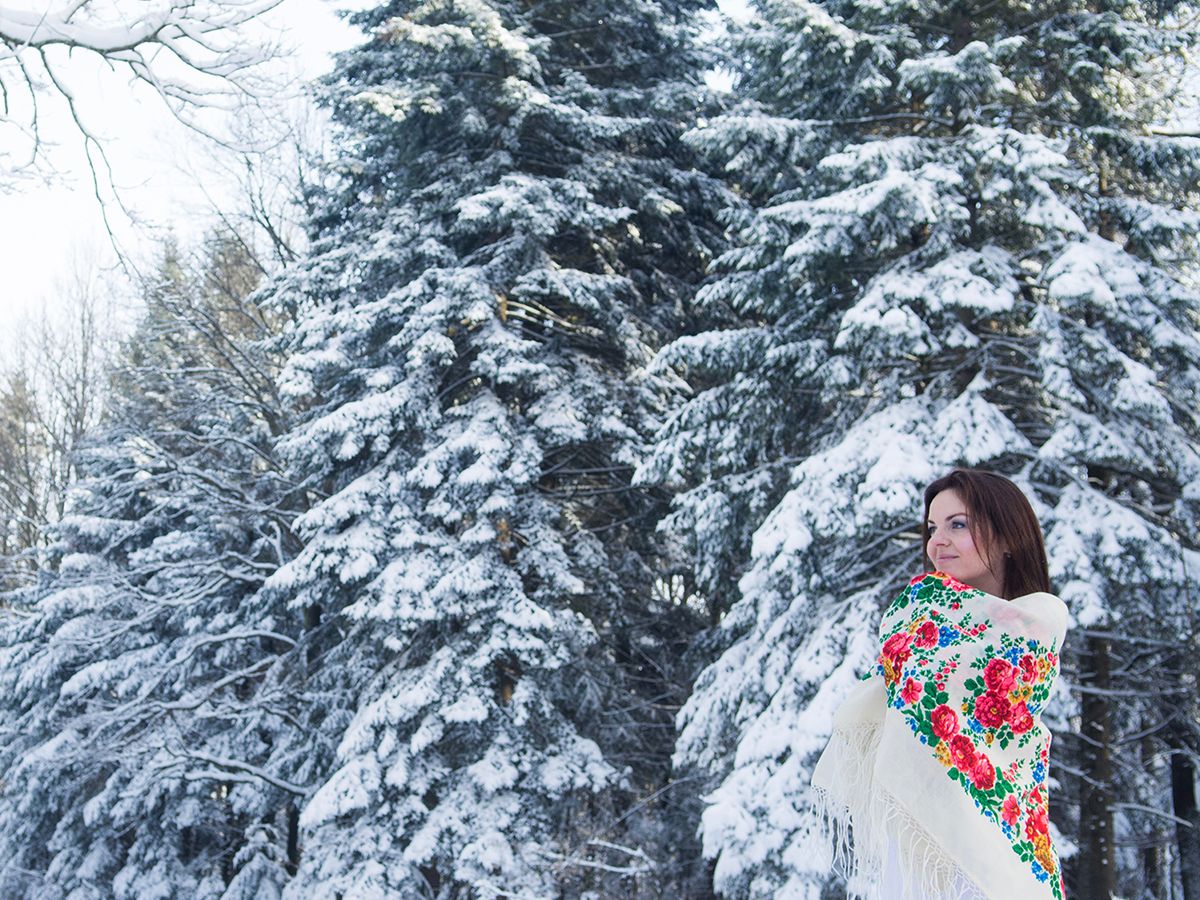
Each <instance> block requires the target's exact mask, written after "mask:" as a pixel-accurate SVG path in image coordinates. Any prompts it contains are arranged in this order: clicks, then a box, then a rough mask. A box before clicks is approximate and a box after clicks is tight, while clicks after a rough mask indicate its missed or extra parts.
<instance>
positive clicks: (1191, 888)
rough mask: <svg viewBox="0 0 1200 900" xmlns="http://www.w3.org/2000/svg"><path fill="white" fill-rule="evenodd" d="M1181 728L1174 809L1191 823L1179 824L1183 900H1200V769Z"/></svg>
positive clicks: (1176, 740) (1176, 741) (1174, 764)
mask: <svg viewBox="0 0 1200 900" xmlns="http://www.w3.org/2000/svg"><path fill="white" fill-rule="evenodd" d="M1180 730H1181V729H1179V727H1178V726H1176V728H1174V729H1172V733H1171V743H1172V745H1174V752H1173V753H1172V754H1171V805H1172V807H1173V811H1174V813H1175V816H1176V817H1177V818H1179V819H1182V820H1183V821H1185V822H1187V823H1188V824H1187V825H1182V824H1180V823H1176V825H1175V843H1176V845H1177V846H1178V847H1179V874H1180V880H1181V881H1182V882H1183V900H1200V810H1197V809H1196V766H1195V763H1193V761H1192V756H1191V753H1190V752H1189V750H1188V748H1187V746H1186V742H1185V741H1184V740H1182V737H1183V736H1182V735H1181V734H1180V733H1179V732H1180Z"/></svg>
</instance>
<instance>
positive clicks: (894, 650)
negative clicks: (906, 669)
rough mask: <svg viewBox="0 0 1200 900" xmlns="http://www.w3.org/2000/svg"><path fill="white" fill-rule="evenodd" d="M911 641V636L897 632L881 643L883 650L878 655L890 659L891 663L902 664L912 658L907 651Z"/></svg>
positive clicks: (910, 653)
mask: <svg viewBox="0 0 1200 900" xmlns="http://www.w3.org/2000/svg"><path fill="white" fill-rule="evenodd" d="M911 641H912V635H910V634H908V633H906V632H903V631H898V632H896V633H895V634H893V635H892V636H891V637H890V638H888V639H887V640H886V641H884V642H883V650H882V652H881V653H880V655H881V656H883V657H886V658H887V659H890V660H891V661H892V662H893V663H902V662H904V661H905V660H906V659H908V658H909V657H910V656H912V652H911V651H910V650H909V649H908V645H909V643H910V642H911Z"/></svg>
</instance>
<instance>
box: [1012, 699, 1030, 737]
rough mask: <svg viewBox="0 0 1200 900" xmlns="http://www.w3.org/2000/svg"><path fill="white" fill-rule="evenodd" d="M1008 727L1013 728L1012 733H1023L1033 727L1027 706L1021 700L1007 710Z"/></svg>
mask: <svg viewBox="0 0 1200 900" xmlns="http://www.w3.org/2000/svg"><path fill="white" fill-rule="evenodd" d="M1008 727H1009V728H1011V729H1012V730H1013V734H1024V733H1025V732H1027V731H1028V730H1029V729H1030V728H1032V727H1033V716H1032V715H1030V712H1029V707H1028V706H1026V705H1025V704H1024V703H1023V702H1022V703H1018V704H1017V705H1016V706H1014V707H1013V708H1012V709H1011V710H1010V711H1009V713H1008Z"/></svg>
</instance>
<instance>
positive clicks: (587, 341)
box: [269, 0, 723, 897]
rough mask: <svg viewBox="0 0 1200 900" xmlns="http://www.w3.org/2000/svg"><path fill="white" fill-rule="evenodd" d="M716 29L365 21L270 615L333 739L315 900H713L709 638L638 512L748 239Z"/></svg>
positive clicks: (395, 8) (341, 72) (574, 12)
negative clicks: (643, 483) (692, 689)
mask: <svg viewBox="0 0 1200 900" xmlns="http://www.w3.org/2000/svg"><path fill="white" fill-rule="evenodd" d="M702 7H703V4H702V3H699V2H653V3H629V2H625V0H606V2H602V3H588V4H577V3H566V2H563V3H559V2H551V3H540V4H527V3H521V2H507V0H506V2H482V0H433V2H422V3H417V2H394V3H387V4H383V5H380V6H378V7H376V8H373V9H371V10H369V11H366V12H364V13H362V14H360V15H358V16H356V17H355V21H357V22H358V23H359V24H360V25H361V26H362V27H363V28H364V29H365V30H367V31H368V33H369V35H370V36H369V39H368V41H367V42H366V43H365V44H364V45H363V46H362V47H360V48H357V49H355V50H353V51H350V52H348V53H346V54H344V55H343V56H341V58H340V59H339V62H338V67H337V69H336V71H335V73H334V76H333V78H332V80H331V82H330V95H329V96H330V102H331V104H332V108H333V111H334V115H335V118H336V119H337V121H338V123H339V124H340V125H341V126H342V128H343V129H344V133H343V137H342V138H341V140H340V141H339V147H340V154H339V158H338V160H337V167H338V171H339V174H340V175H341V179H340V182H339V183H338V184H336V185H335V186H334V187H333V189H331V190H330V191H328V192H325V193H323V194H322V195H321V196H320V197H319V199H318V202H317V215H316V217H315V218H314V220H313V250H312V252H311V253H310V255H309V257H308V258H307V259H305V260H304V261H302V262H301V263H300V264H298V265H297V266H296V267H295V268H294V269H293V270H292V271H291V272H290V273H289V274H287V275H286V276H285V277H283V278H282V279H280V280H279V282H278V283H277V285H276V286H275V288H274V292H275V296H276V297H277V302H279V303H280V304H282V305H283V306H284V307H285V308H287V309H288V310H289V311H290V312H291V314H292V315H294V317H295V319H296V322H297V325H296V327H295V328H293V329H290V330H289V333H288V335H287V341H288V346H289V350H290V353H291V356H290V359H289V361H288V364H287V367H286V369H285V371H284V375H283V380H282V384H283V386H284V388H285V389H286V391H287V393H288V395H289V396H290V397H291V398H292V399H293V402H294V404H295V409H296V416H297V420H298V421H297V425H296V427H295V428H294V429H293V430H292V431H291V432H290V433H289V434H288V435H287V437H286V438H285V439H284V441H283V443H282V445H281V446H282V448H283V450H284V452H285V453H286V454H287V457H288V459H289V461H290V464H291V467H292V471H293V472H295V473H296V475H295V477H296V478H300V477H301V476H303V477H306V478H308V479H309V481H308V484H309V485H310V486H311V487H310V489H311V492H312V498H313V504H314V505H313V507H312V509H311V510H310V511H308V512H307V513H305V515H304V516H302V517H301V519H300V520H299V521H298V523H297V528H298V530H299V533H300V535H301V537H302V538H303V540H304V547H303V549H302V551H301V552H300V554H299V555H298V556H297V558H296V559H295V560H294V561H293V562H291V563H290V564H288V565H287V566H285V567H284V568H283V569H282V570H281V571H280V572H279V573H277V574H276V575H275V576H273V577H272V579H271V580H270V582H269V586H270V587H271V588H272V589H274V590H277V591H279V592H281V594H284V595H286V596H287V597H288V598H289V603H290V604H291V605H292V606H293V607H295V608H298V609H303V610H305V619H306V622H307V623H308V628H309V629H310V630H311V633H312V634H313V635H314V638H313V641H314V642H315V643H314V644H313V646H314V648H316V650H317V652H316V656H315V658H314V661H313V670H312V672H311V673H310V677H309V685H310V689H311V690H313V691H315V692H318V693H319V694H320V695H321V696H322V697H323V698H324V701H323V702H324V705H325V708H326V709H327V710H328V714H327V717H326V718H325V720H324V721H323V722H321V723H319V725H318V726H317V731H316V733H317V738H316V743H317V747H318V749H317V751H316V756H317V758H318V759H319V761H320V762H319V765H320V766H321V767H323V772H324V774H323V776H322V784H321V786H320V787H319V789H318V790H317V791H316V793H315V794H314V796H313V797H312V799H311V800H310V801H309V802H308V804H307V806H306V807H305V809H304V812H303V814H302V817H301V824H302V826H303V836H302V837H303V840H302V852H301V864H300V870H299V873H298V875H297V878H296V880H295V881H293V882H292V883H291V885H290V886H289V894H290V895H293V896H297V897H334V896H337V895H339V893H343V892H348V891H351V890H354V891H363V890H369V891H373V892H377V893H379V894H381V895H386V894H396V895H407V896H438V897H450V896H459V895H465V894H467V893H470V894H472V895H477V896H500V895H515V894H537V895H539V896H540V895H542V894H547V893H558V892H566V893H568V894H572V895H574V894H578V893H582V892H584V891H585V890H589V889H593V890H598V891H600V892H601V893H603V894H606V895H607V894H611V893H614V892H618V891H620V892H629V891H634V892H635V893H641V894H646V895H655V894H656V893H657V892H662V893H663V895H665V896H678V895H679V894H680V893H685V894H688V895H693V896H694V895H695V893H696V891H703V887H702V886H701V887H696V885H697V884H702V882H701V881H696V880H695V879H696V878H697V877H698V876H699V875H700V874H702V873H697V872H695V871H694V869H693V868H692V867H694V854H691V855H689V854H688V852H687V847H688V845H689V843H690V842H691V840H692V838H691V833H690V832H691V829H690V828H689V827H686V826H685V827H682V828H680V827H679V826H678V824H677V823H676V822H674V821H672V820H671V817H670V816H669V815H664V814H663V811H662V804H663V803H664V802H666V801H669V800H671V799H673V798H672V796H671V790H670V789H669V788H668V785H667V783H666V782H667V778H668V776H669V766H668V759H669V754H670V750H671V746H672V743H673V729H672V725H671V716H672V712H673V709H674V707H675V706H677V704H678V703H679V702H680V701H681V699H682V693H683V691H684V690H685V689H686V688H685V686H684V684H683V682H682V681H681V677H682V673H680V672H679V670H678V665H677V663H676V661H675V660H676V657H677V655H678V651H679V645H680V643H681V639H682V637H683V636H684V635H686V633H687V631H688V630H689V629H690V628H691V627H692V626H691V624H690V614H689V611H688V610H687V609H686V607H683V606H681V605H675V604H673V603H672V602H670V601H669V600H668V598H666V597H665V595H664V594H663V592H662V591H660V590H658V587H659V585H658V584H657V572H658V565H657V564H658V560H659V557H660V550H659V549H658V547H657V546H656V545H655V542H654V540H653V537H652V533H653V532H652V527H653V523H654V521H655V519H656V517H657V515H658V514H659V511H660V509H661V503H660V500H659V498H658V497H656V496H655V494H654V493H653V492H650V491H647V490H645V489H639V488H633V487H631V485H630V483H629V479H630V475H631V472H632V466H633V463H634V462H635V461H636V459H637V457H638V454H639V453H640V448H641V442H642V441H643V439H644V435H646V434H648V433H649V431H650V430H651V428H652V426H653V423H654V421H655V417H656V416H657V415H659V413H660V408H659V405H658V392H657V390H656V389H655V388H656V387H657V386H656V385H655V383H654V382H652V381H646V380H645V379H642V378H641V377H640V376H639V375H638V370H639V368H640V367H641V366H642V365H643V364H644V362H645V361H646V360H647V359H648V358H649V356H650V354H651V353H652V352H653V348H654V347H655V346H656V345H657V344H659V343H661V342H662V341H663V340H664V339H666V338H667V337H669V336H671V335H672V334H673V332H674V329H675V328H676V327H677V323H678V322H679V320H680V314H681V311H682V309H683V308H684V306H685V304H687V303H688V302H689V300H690V297H691V294H692V291H693V288H694V284H695V282H696V281H697V280H698V278H699V276H700V273H701V271H702V269H703V266H704V263H705V262H706V260H707V259H708V258H709V256H710V255H711V253H712V251H713V248H715V247H716V246H717V245H718V244H719V235H718V234H717V233H716V229H715V228H714V226H713V222H712V213H713V210H715V209H716V207H717V206H718V205H719V204H720V203H721V202H723V201H722V199H721V198H722V190H721V188H720V187H719V185H717V184H714V183H713V182H712V181H711V180H709V179H707V178H706V177H704V176H703V175H701V174H698V173H696V172H695V171H693V170H692V162H693V159H692V155H691V153H690V151H689V150H688V149H687V148H686V147H684V146H683V145H682V144H681V143H680V142H679V140H678V136H679V134H680V132H681V131H682V129H683V127H684V126H685V125H686V124H687V123H688V122H690V121H691V120H692V118H693V117H694V116H695V115H697V114H698V113H699V112H700V111H701V110H702V109H703V108H704V106H705V104H706V103H707V100H706V93H705V90H704V88H703V84H702V75H703V71H704V68H705V65H706V62H707V60H706V57H705V56H704V55H703V54H702V53H700V52H699V51H698V50H697V49H696V47H695V44H694V40H695V36H696V30H697V27H698V24H699V23H698V19H697V18H696V13H697V12H698V11H699V10H700V9H701V8H702ZM316 635H319V637H316ZM325 748H336V754H332V753H327V752H326V749H325ZM664 791H665V793H664ZM655 796H657V797H659V798H660V799H658V800H654V799H653V798H654V797H655ZM663 798H665V800H664V799H663Z"/></svg>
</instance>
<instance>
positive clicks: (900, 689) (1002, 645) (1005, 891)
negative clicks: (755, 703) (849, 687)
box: [812, 572, 1067, 900]
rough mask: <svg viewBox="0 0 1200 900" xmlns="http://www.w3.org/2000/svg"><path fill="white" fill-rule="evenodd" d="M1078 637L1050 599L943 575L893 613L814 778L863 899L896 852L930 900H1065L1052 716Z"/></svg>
mask: <svg viewBox="0 0 1200 900" xmlns="http://www.w3.org/2000/svg"><path fill="white" fill-rule="evenodd" d="M1066 627H1067V610H1066V607H1065V606H1064V605H1063V602H1062V601H1061V600H1059V599H1058V598H1057V597H1055V596H1053V595H1051V594H1044V593H1037V594H1028V595H1026V596H1023V597H1017V598H1016V599H1014V600H1011V601H1009V600H1003V599H1001V598H999V597H994V596H992V595H990V594H986V593H984V592H983V591H980V590H976V589H975V588H972V587H968V586H967V585H965V584H962V583H961V582H959V581H956V580H955V579H954V578H952V577H950V576H949V575H945V574H942V573H940V572H935V573H932V574H927V575H920V576H918V577H916V578H914V579H913V580H912V582H911V583H910V584H909V586H908V587H907V588H906V589H905V590H904V592H903V593H901V594H900V596H899V597H897V598H896V600H895V601H894V602H893V603H892V605H891V606H890V607H888V609H887V611H886V612H885V613H884V615H883V621H882V623H881V625H880V627H879V642H880V650H879V655H878V657H877V658H876V661H875V668H874V670H873V671H871V672H869V673H868V674H867V675H865V676H864V681H863V683H861V684H860V685H859V686H858V687H857V688H856V689H855V690H854V692H852V694H851V695H850V697H849V698H848V699H847V700H846V701H845V702H844V703H843V704H842V706H841V707H840V708H839V709H838V711H837V714H836V716H835V717H834V730H833V735H832V737H831V738H830V740H829V745H828V746H827V747H826V748H825V751H824V753H823V754H822V755H821V759H820V760H819V761H818V763H817V767H816V769H815V770H814V772H813V779H812V782H813V787H814V788H815V789H816V790H815V793H816V798H817V803H818V809H819V811H820V812H821V813H822V814H823V821H824V822H825V823H826V824H827V825H828V826H830V827H831V829H832V830H833V832H834V835H835V837H836V842H835V856H836V861H837V863H838V864H839V866H840V868H842V869H843V870H844V871H845V874H846V876H847V881H848V886H849V890H850V893H851V894H852V895H855V896H867V895H869V894H870V893H871V887H872V885H873V884H875V883H876V882H877V881H878V878H879V874H880V872H881V870H882V868H883V866H884V860H885V857H887V856H889V855H890V856H891V858H892V859H893V860H896V859H898V861H899V871H900V873H901V878H902V880H903V881H905V882H906V884H905V885H904V888H905V889H906V890H907V891H909V892H910V894H915V895H916V896H940V895H942V894H944V893H945V892H946V891H947V890H951V888H952V890H951V893H952V894H953V896H954V897H956V898H957V897H960V896H965V897H974V898H987V900H1010V898H1011V900H1051V898H1054V900H1063V888H1062V878H1061V874H1060V870H1059V865H1058V857H1057V855H1056V854H1055V852H1054V847H1053V845H1052V844H1051V841H1050V834H1049V795H1048V790H1047V777H1048V769H1049V764H1050V732H1049V731H1048V730H1047V729H1046V727H1045V726H1044V725H1043V724H1042V721H1041V712H1042V710H1043V708H1044V707H1045V704H1046V701H1047V699H1048V698H1049V696H1050V690H1051V687H1052V685H1053V683H1054V679H1055V676H1056V675H1057V673H1058V655H1059V651H1060V649H1061V646H1062V641H1063V638H1064V636H1065V634H1066ZM851 830H852V831H853V841H852V842H851V840H850V838H851V835H850V832H851ZM893 866H894V863H893ZM888 887H889V888H890V889H891V891H892V892H893V893H891V894H890V895H891V896H895V895H896V894H898V893H899V886H897V885H889V886H888Z"/></svg>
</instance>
